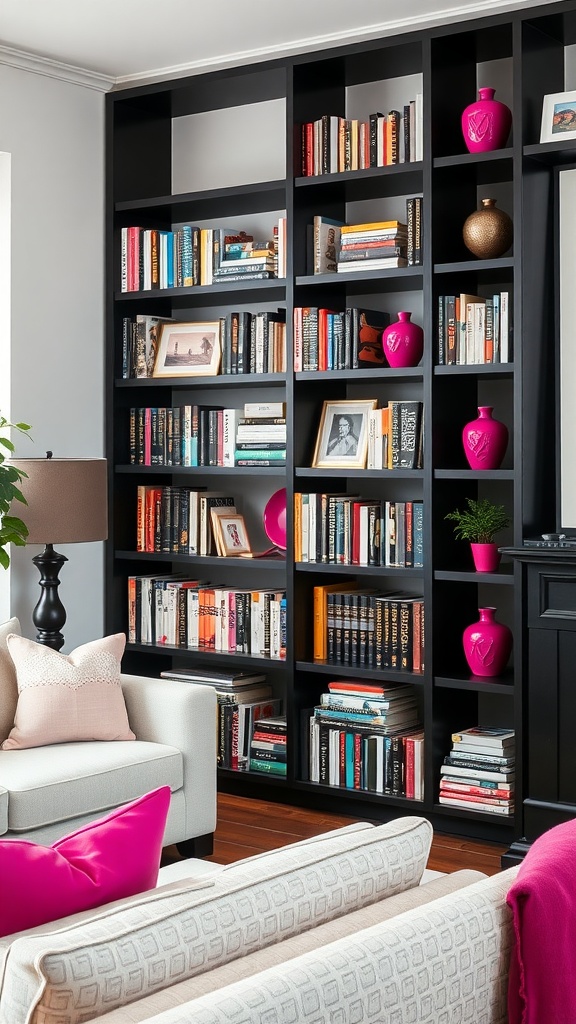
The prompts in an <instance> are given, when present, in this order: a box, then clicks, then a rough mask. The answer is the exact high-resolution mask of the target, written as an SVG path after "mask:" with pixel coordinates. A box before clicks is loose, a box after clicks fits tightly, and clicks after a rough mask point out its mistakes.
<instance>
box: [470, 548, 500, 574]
mask: <svg viewBox="0 0 576 1024" xmlns="http://www.w3.org/2000/svg"><path fill="white" fill-rule="evenodd" d="M470 547H471V549H472V558H473V559H474V568H475V570H476V572H496V570H497V569H498V566H499V565H500V559H501V557H502V556H501V554H500V552H499V550H498V545H497V544H494V543H492V544H473V543H472V542H471V543H470Z"/></svg>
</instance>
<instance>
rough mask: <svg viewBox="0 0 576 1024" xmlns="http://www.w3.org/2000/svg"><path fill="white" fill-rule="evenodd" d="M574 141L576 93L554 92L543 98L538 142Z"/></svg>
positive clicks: (575, 137)
mask: <svg viewBox="0 0 576 1024" xmlns="http://www.w3.org/2000/svg"><path fill="white" fill-rule="evenodd" d="M564 139H576V91H572V92H554V93H550V95H549V96H545V97H544V102H543V104H542V126H541V129H540V142H562V141H563V140H564Z"/></svg>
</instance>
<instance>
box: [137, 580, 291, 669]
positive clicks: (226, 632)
mask: <svg viewBox="0 0 576 1024" xmlns="http://www.w3.org/2000/svg"><path fill="white" fill-rule="evenodd" d="M128 642H129V643H142V644H153V645H162V644H168V645H171V646H176V647H181V648H185V649H188V650H206V651H223V652H225V653H227V654H232V653H236V654H251V655H257V656H259V655H262V656H264V657H268V658H272V659H276V660H278V659H280V660H283V659H285V657H286V594H285V593H284V591H269V590H239V589H237V588H234V587H226V586H225V585H222V584H218V583H210V582H209V581H206V580H191V579H184V578H182V577H181V576H179V575H178V574H175V575H169V576H166V575H165V574H164V575H160V576H129V577H128Z"/></svg>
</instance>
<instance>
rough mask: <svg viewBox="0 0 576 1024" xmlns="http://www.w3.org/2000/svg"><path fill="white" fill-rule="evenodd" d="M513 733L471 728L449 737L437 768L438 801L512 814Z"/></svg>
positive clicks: (496, 812) (488, 811)
mask: <svg viewBox="0 0 576 1024" xmlns="http://www.w3.org/2000/svg"><path fill="white" fill-rule="evenodd" d="M515 764H516V761H515V746H514V730H513V729H505V728H500V729H497V728H482V727H481V726H472V727H470V728H468V729H462V730H461V731H460V732H456V733H453V734H452V750H451V751H450V754H449V755H447V756H446V757H445V758H444V764H443V765H442V766H441V768H440V774H441V779H440V795H439V801H440V803H441V804H445V805H446V806H448V807H460V808H462V809H464V810H468V811H482V812H484V813H488V814H505V815H511V814H513V813H514V783H515Z"/></svg>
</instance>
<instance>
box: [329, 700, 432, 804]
mask: <svg viewBox="0 0 576 1024" xmlns="http://www.w3.org/2000/svg"><path fill="white" fill-rule="evenodd" d="M379 689H380V691H381V692H380V693H378V692H375V691H378V690H379ZM419 717H420V713H419V708H418V702H417V700H416V697H415V694H414V691H413V689H412V687H409V686H397V687H392V686H390V687H378V686H374V687H372V686H370V684H367V685H364V684H362V683H359V682H357V681H355V680H336V681H334V682H330V683H329V684H328V692H327V693H323V694H321V696H320V703H319V704H318V705H317V706H316V707H315V708H314V709H313V711H312V714H311V716H310V718H309V730H310V735H309V778H310V781H311V782H319V783H324V784H325V785H330V786H340V787H342V788H346V789H359V790H364V791H367V792H373V793H382V794H386V795H390V796H404V797H408V798H409V799H414V800H422V799H423V797H424V733H423V731H422V730H421V728H420V727H419Z"/></svg>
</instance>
